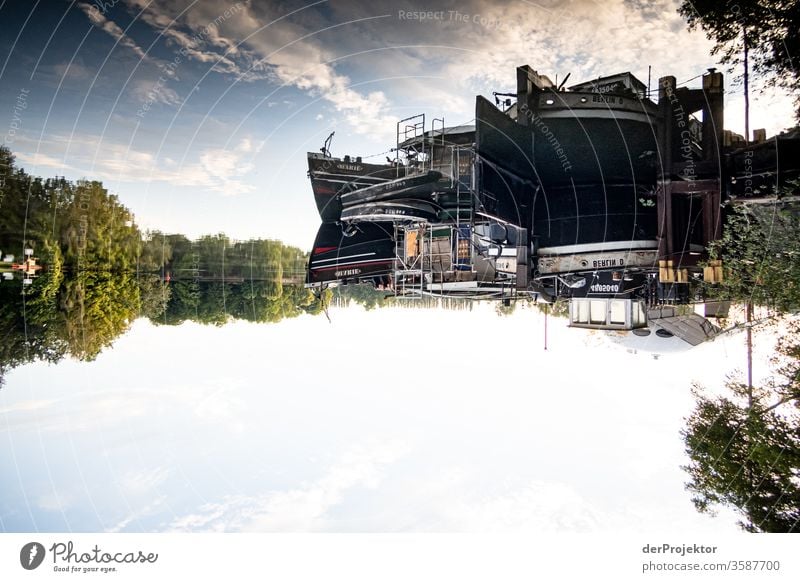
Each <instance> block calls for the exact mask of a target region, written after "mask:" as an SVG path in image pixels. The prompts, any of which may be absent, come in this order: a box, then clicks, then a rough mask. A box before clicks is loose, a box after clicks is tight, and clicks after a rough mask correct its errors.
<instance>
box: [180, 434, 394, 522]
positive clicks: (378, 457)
mask: <svg viewBox="0 0 800 582" xmlns="http://www.w3.org/2000/svg"><path fill="white" fill-rule="evenodd" d="M407 452H408V448H407V446H406V445H404V444H403V443H400V442H397V441H390V442H374V443H371V444H367V445H363V446H357V447H354V448H353V449H351V450H350V451H349V452H347V453H346V454H344V455H343V456H342V457H341V458H340V459H339V461H338V462H337V463H336V464H335V465H333V466H332V467H330V468H329V469H328V470H327V471H326V472H325V473H324V474H323V475H322V476H321V477H320V478H319V479H317V480H316V481H314V482H311V483H307V484H302V485H299V486H298V487H297V488H295V489H289V490H286V491H272V492H269V493H267V494H265V495H260V496H255V497H247V496H232V497H227V498H225V499H224V500H223V501H221V502H219V503H209V504H206V505H204V506H202V507H200V510H199V511H198V512H197V513H193V514H189V515H185V516H182V517H178V518H176V519H174V520H173V521H172V523H170V524H169V526H168V527H167V530H168V531H179V532H185V531H197V530H202V531H259V532H266V531H276V532H289V531H301V532H308V531H323V530H325V529H327V527H328V525H329V521H330V519H331V518H330V515H329V512H330V511H331V510H332V509H333V508H335V507H336V506H338V505H339V504H341V503H342V502H343V501H344V500H345V498H346V497H347V496H348V494H354V493H355V490H356V489H358V488H362V487H366V488H375V487H377V486H378V485H379V484H380V483H381V481H382V479H383V477H384V474H383V469H384V468H385V467H387V466H388V465H391V464H392V463H394V462H395V461H397V460H398V459H400V458H401V457H402V456H403V455H405V454H406V453H407Z"/></svg>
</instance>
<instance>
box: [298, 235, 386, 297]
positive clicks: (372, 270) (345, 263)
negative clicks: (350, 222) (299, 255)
mask: <svg viewBox="0 0 800 582" xmlns="http://www.w3.org/2000/svg"><path fill="white" fill-rule="evenodd" d="M348 234H349V235H350V236H347V235H345V234H344V231H342V227H341V226H340V225H338V224H335V223H330V222H326V223H323V224H322V225H320V228H319V231H317V236H316V238H315V240H314V248H313V249H312V251H311V256H310V257H309V261H308V271H307V275H306V284H308V285H321V284H324V283H330V282H334V281H337V282H341V281H347V280H353V281H357V280H360V279H368V278H373V277H379V276H385V275H388V274H390V273H391V272H392V266H393V262H394V256H395V243H394V240H393V235H394V229H393V226H392V224H391V223H365V224H360V225H358V227H357V228H356V229H354V230H353V232H352V233H348Z"/></svg>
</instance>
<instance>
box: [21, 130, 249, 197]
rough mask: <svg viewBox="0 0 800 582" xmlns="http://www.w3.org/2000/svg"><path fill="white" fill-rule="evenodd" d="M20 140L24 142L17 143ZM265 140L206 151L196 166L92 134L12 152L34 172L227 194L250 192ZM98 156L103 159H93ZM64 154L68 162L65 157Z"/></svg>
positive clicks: (58, 137)
mask: <svg viewBox="0 0 800 582" xmlns="http://www.w3.org/2000/svg"><path fill="white" fill-rule="evenodd" d="M20 141H22V140H20ZM263 146H264V142H263V141H257V140H253V139H252V138H250V137H244V138H242V139H241V140H240V141H239V142H238V143H237V144H236V145H234V146H233V147H231V148H225V147H221V148H205V149H202V150H200V152H198V154H197V160H196V161H194V162H188V163H184V164H183V165H177V164H176V163H175V162H174V160H171V159H169V158H166V157H165V158H164V159H160V158H157V157H156V156H155V155H153V154H152V153H151V152H149V151H139V150H135V149H133V148H131V147H127V146H125V145H122V144H115V143H108V142H106V141H103V140H101V139H99V138H98V137H96V136H91V135H83V136H74V137H73V138H72V139H67V138H66V137H60V136H52V137H51V138H50V139H49V140H48V141H46V142H36V143H35V149H37V150H44V151H39V152H37V153H35V154H25V153H19V154H16V156H17V158H18V159H19V161H20V162H22V164H24V165H29V166H32V167H36V168H55V169H58V170H59V171H60V172H62V173H63V172H64V171H65V170H71V171H73V172H75V173H77V174H80V175H83V176H90V177H91V179H98V180H104V181H106V182H107V183H109V184H111V185H113V184H116V183H118V182H133V183H142V181H143V180H144V181H152V182H163V183H166V184H172V185H175V186H198V187H203V188H207V189H208V190H209V191H211V192H217V193H219V194H223V195H225V196H235V195H237V194H243V193H247V192H251V191H253V189H254V186H253V185H252V184H249V183H247V182H245V181H244V177H245V176H246V175H247V174H248V173H250V172H251V171H252V170H253V169H254V164H253V157H254V156H255V155H257V154H258V153H259V152H260V151H261V149H262V148H263ZM96 152H102V155H99V154H98V155H96V156H95V153H96ZM65 155H66V158H65Z"/></svg>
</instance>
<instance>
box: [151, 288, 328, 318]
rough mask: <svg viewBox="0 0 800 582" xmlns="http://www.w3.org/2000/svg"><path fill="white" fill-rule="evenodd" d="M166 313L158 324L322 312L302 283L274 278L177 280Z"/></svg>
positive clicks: (287, 316)
mask: <svg viewBox="0 0 800 582" xmlns="http://www.w3.org/2000/svg"><path fill="white" fill-rule="evenodd" d="M170 287H171V291H172V294H171V296H170V299H169V302H168V303H167V306H166V310H165V311H164V313H163V315H162V316H161V317H158V318H154V319H153V321H154V322H155V323H163V324H167V325H177V324H180V323H183V322H184V321H194V322H198V323H203V324H213V325H222V324H224V323H227V322H228V321H231V320H234V319H243V320H246V321H255V322H269V323H274V322H278V321H280V320H282V319H285V318H289V317H297V316H298V315H300V314H302V313H319V312H320V311H321V310H322V307H321V305H320V306H317V301H316V300H315V298H314V296H313V295H312V293H311V292H310V291H309V290H308V289H305V288H304V287H303V286H302V285H278V286H277V289H279V292H276V284H275V283H274V282H271V281H245V282H242V283H221V282H215V281H175V282H173V283H172V284H171V286H170Z"/></svg>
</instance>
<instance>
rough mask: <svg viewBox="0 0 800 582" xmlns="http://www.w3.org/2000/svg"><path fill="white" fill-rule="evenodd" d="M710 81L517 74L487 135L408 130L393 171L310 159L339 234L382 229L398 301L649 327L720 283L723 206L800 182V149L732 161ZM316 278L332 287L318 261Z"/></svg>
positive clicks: (488, 118) (486, 118) (777, 146)
mask: <svg viewBox="0 0 800 582" xmlns="http://www.w3.org/2000/svg"><path fill="white" fill-rule="evenodd" d="M701 77H702V80H701V84H702V85H701V88H689V87H681V86H678V84H677V82H676V80H675V78H674V77H671V76H666V77H662V78H660V79H659V80H658V88H657V90H656V91H651V89H650V83H649V80H648V83H647V84H645V83H643V82H641V81H640V80H639V79H637V78H636V77H635V76H634V75H633V74H631V73H630V72H623V73H618V74H615V75H610V76H606V77H600V78H596V79H592V80H589V81H587V82H584V83H578V84H574V85H570V86H569V87H566V86H565V85H566V78H565V79H564V80H563V81H562V82H561V83H560V84H556V83H553V82H552V81H551V80H550V79H549V78H548V77H547V76H545V75H541V74H539V73H538V72H537V71H535V70H534V69H532V68H531V67H530V66H528V65H524V66H521V67H517V70H516V92H514V93H495V98H496V100H495V103H494V104H493V103H491V102H490V101H489V100H488V99H486V98H484V97H482V96H477V97H476V100H475V120H474V124H467V125H459V126H454V127H447V126H446V125H445V123H444V120H443V119H441V118H438V119H434V120H433V121H432V122H431V123H430V124H429V125H428V124H426V118H425V116H424V115H417V116H413V117H409V118H406V119H403V120H400V121H399V122H398V123H397V128H396V134H397V135H396V142H395V147H394V148H393V149H392V150H391V151H392V152H393V154H394V155H393V157H387V158H386V163H385V164H365V163H363V161H362V160H363V159H366V158H361V157H352V156H344V157H343V158H341V159H340V158H335V157H333V156H332V155H331V154H330V151H329V145H330V138H329V140H328V141H326V144H325V146H323V148H322V149H321V152H320V153H309V154H308V160H309V176H310V177H311V181H312V189H313V191H314V195H315V199H316V201H317V206H318V209H319V210H320V215H321V217H322V218H323V221H325V222H327V223H329V226H327V227H326V228H329V229H332V230H331V232H335V231H334V230H333V229H335V228H339V229H340V230H341V231H343V232H349V231H350V229H357V228H362V229H369V228H373V227H376V226H377V225H380V228H381V229H382V233H383V234H382V235H381V238H380V242H379V243H377V242H376V243H375V244H380V245H382V246H381V247H380V248H381V249H382V251H381V255H380V256H381V257H382V260H383V261H386V263H383V265H382V268H384V269H386V270H387V272H390V274H391V278H392V280H393V288H394V291H395V294H396V295H397V296H399V297H419V296H423V295H426V294H445V295H459V296H469V297H475V298H479V297H490V298H495V299H503V300H504V301H506V300H513V299H514V298H516V297H517V296H519V295H524V296H528V297H533V298H535V299H537V300H538V299H542V300H544V301H547V302H553V301H555V300H557V299H559V298H564V299H568V300H569V301H570V318H571V320H570V321H571V323H572V324H573V325H575V326H584V327H600V328H605V329H637V328H641V327H644V326H647V325H648V323H647V318H648V315H647V313H648V308H649V306H652V305H654V304H661V303H686V302H689V301H692V300H694V299H693V298H694V297H696V296H697V293H699V292H700V291H699V287H698V286H697V285H696V282H698V281H703V278H704V277H706V271H709V272H711V271H713V272H714V273H716V272H717V270H718V269H717V266H715V267H714V268H713V269H703V267H702V266H701V264H700V261H702V260H704V259H705V258H708V257H707V254H706V249H707V248H708V245H709V243H710V242H711V241H714V240H717V239H718V238H719V236H720V234H721V208H722V204H721V202H722V196H723V192H724V193H725V196H726V197H728V198H731V199H733V198H738V199H740V200H741V201H743V202H744V201H745V200H744V199H745V198H747V199H748V200H747V202H748V203H756V202H758V201H759V198H758V195H757V193H756V192H755V190H756V189H757V187H761V189H762V190H763V189H765V188H767V187H768V186H771V185H773V184H774V185H777V186H781V185H785V184H788V183H790V181H791V180H792V179H795V178H797V177H798V175H800V170H798V165H797V163H796V162H795V160H794V159H795V158H797V156H796V155H795V154H796V153H797V152H798V151H800V150H798V145H797V144H798V143H800V136H798V135H795V134H786V135H783V136H778V137H777V138H775V139H773V140H772V141H764V140H761V141H762V143H761V144H760V145H756V146H747V145H746V144H745V145H744V146H741V144H742V140H739V142H738V143H739V146H740V147H739V149H738V150H736V149H732V145H731V144H732V142H731V141H730V140H729V139H728V138H729V137H730V136H728V134H729V133H730V132H726V133H724V134H723V123H722V122H723V118H724V115H723V113H724V103H723V96H724V91H723V89H724V83H723V77H722V74H721V73H719V72H717V71H716V70H714V69H709V70H708V71H707V72H706V73H703V74H702V75H701ZM656 95H657V99H656V97H655V96H656ZM499 96H503V97H504V99H503V100H502V101H501V100H500V99H498V98H497V97H499ZM437 124H438V125H437ZM723 137H724V138H725V139H723ZM723 164H724V165H723ZM773 167H774V168H775V174H773V173H772V168H773ZM726 180H727V181H726ZM792 198H794V196H792ZM370 244H371V243H369V241H367V240H366V239H365V241H364V245H365V246H364V247H363V248H362V250H363V249H366V248H368V247H369V245H370ZM349 252H350V251H348V253H349ZM349 256H350V255H349ZM326 258H328V257H326ZM312 269H314V272H315V275H314V277H310V278H316V279H317V280H323V279H324V280H326V281H328V280H332V279H333V278H334V277H329V278H321V277H320V276H319V269H320V264H319V257H318V256H317V255H312V257H311V261H310V263H309V270H310V272H311V270H312ZM719 270H720V271H721V267H719ZM333 272H334V273H335V272H336V270H335V269H333ZM359 274H360V273H359ZM349 276H350V274H349V273H348V272H346V271H345V272H344V277H345V278H346V277H349ZM712 282H713V281H712Z"/></svg>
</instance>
